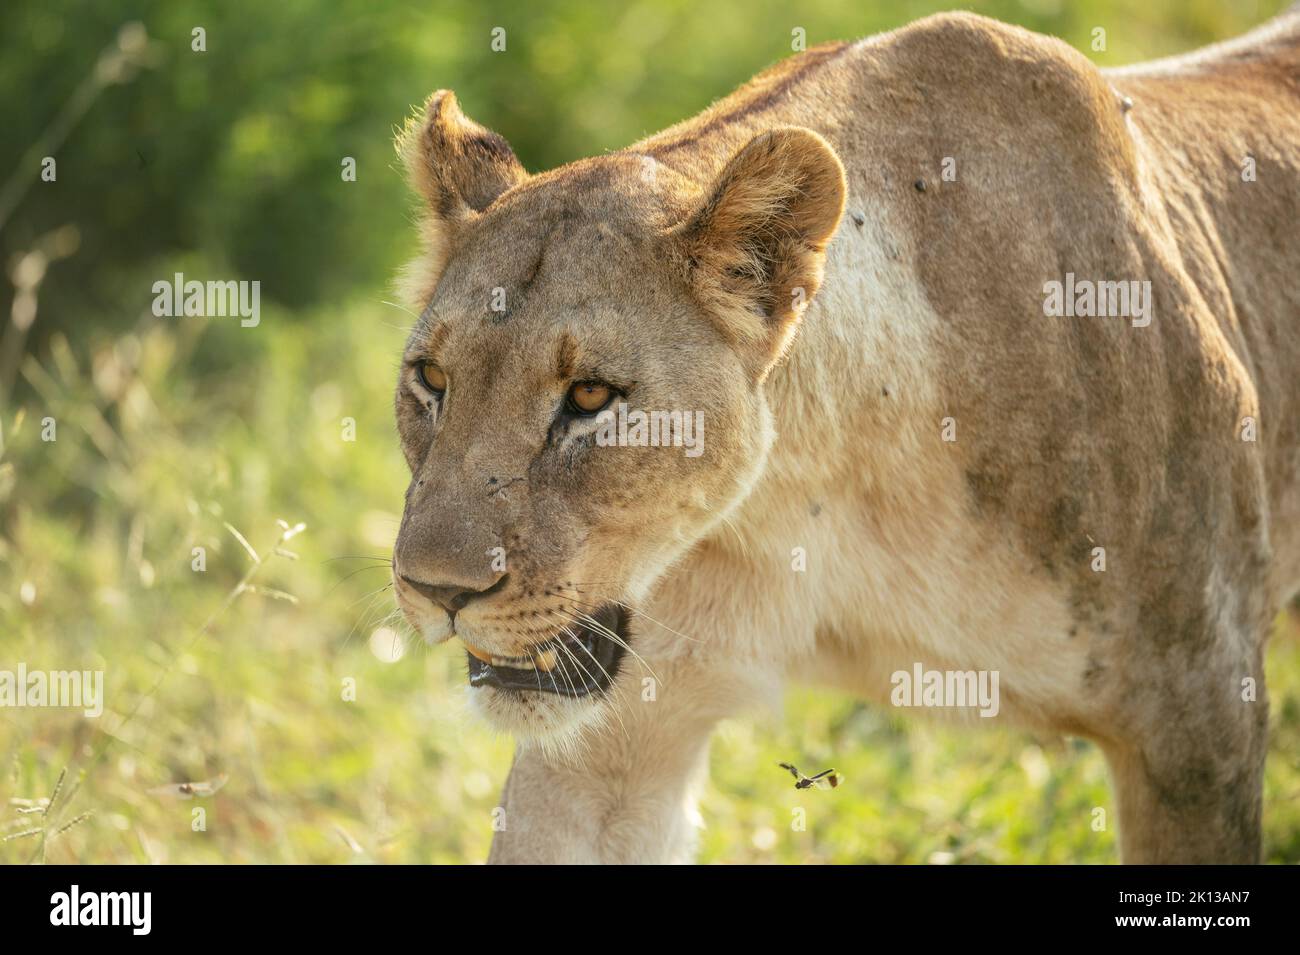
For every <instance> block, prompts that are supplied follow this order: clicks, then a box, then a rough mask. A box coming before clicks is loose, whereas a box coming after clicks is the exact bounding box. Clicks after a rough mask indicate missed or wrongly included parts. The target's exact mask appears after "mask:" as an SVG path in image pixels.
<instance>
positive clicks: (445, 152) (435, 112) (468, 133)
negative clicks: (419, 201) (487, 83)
mask: <svg viewBox="0 0 1300 955" xmlns="http://www.w3.org/2000/svg"><path fill="white" fill-rule="evenodd" d="M397 151H398V153H399V154H400V155H401V157H402V162H403V164H404V165H405V166H406V172H407V175H408V177H409V178H410V182H411V185H412V187H413V188H414V189H415V190H416V192H418V193H419V194H420V196H421V197H422V198H423V199H424V201H425V202H426V203H428V207H429V212H430V214H431V216H432V218H433V220H434V222H435V223H440V224H442V225H444V226H454V224H455V223H457V222H460V221H464V220H466V219H470V218H473V217H474V216H476V215H478V214H479V213H480V212H482V211H483V210H484V209H486V208H487V207H488V206H490V205H491V204H492V203H493V202H494V201H495V200H496V198H497V197H498V196H500V195H501V193H503V192H505V191H506V190H507V189H509V188H510V187H511V186H514V185H517V184H519V183H521V182H523V181H524V180H525V179H527V178H528V173H526V172H525V171H524V167H523V166H522V165H520V163H519V160H518V159H516V158H515V154H514V151H513V150H512V149H511V148H510V144H509V143H507V142H506V141H505V139H504V138H503V137H501V136H500V135H498V134H497V133H494V132H492V130H490V129H487V128H485V127H483V126H480V125H479V124H478V123H476V122H474V121H473V120H471V119H469V118H468V117H466V115H465V114H464V113H462V112H461V111H460V106H459V104H457V102H456V94H455V93H453V92H452V91H451V90H438V91H437V92H436V93H434V94H433V95H432V96H430V97H429V101H428V102H427V103H425V106H424V113H423V115H422V116H413V117H412V118H411V119H409V120H407V122H406V127H405V128H404V129H403V130H402V132H401V133H400V134H399V136H398V138H397Z"/></svg>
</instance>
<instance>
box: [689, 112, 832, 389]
mask: <svg viewBox="0 0 1300 955" xmlns="http://www.w3.org/2000/svg"><path fill="white" fill-rule="evenodd" d="M845 191H846V189H845V183H844V167H843V166H842V165H840V161H839V158H838V157H837V156H836V155H835V151H834V150H833V149H832V148H831V146H830V144H829V143H827V142H826V140H824V139H822V137H821V136H818V135H817V134H816V133H814V132H813V131H811V130H808V129H803V128H801V127H795V126H784V127H778V128H776V129H772V130H769V131H767V132H765V133H761V134H760V135H758V136H755V137H754V138H753V139H751V140H750V141H749V143H748V144H747V145H745V146H744V147H743V148H741V150H740V151H739V152H737V153H736V154H735V155H734V156H733V157H732V158H731V160H730V161H729V162H728V163H727V165H726V167H725V168H723V170H722V172H721V173H720V174H719V176H718V178H717V180H716V181H715V182H714V184H713V186H712V187H711V188H710V189H709V190H708V191H707V193H706V196H705V199H704V201H703V203H702V204H701V205H700V206H699V208H698V209H696V211H695V212H694V213H693V214H692V215H690V216H688V217H687V218H686V220H685V221H684V222H683V223H681V224H680V225H678V226H677V227H676V228H674V229H673V230H672V231H671V232H670V241H671V242H672V244H673V246H674V251H675V252H676V255H675V256H674V257H675V258H676V259H677V261H678V262H679V264H680V268H681V269H682V271H683V273H684V275H685V278H686V281H687V284H688V285H689V287H690V288H691V290H692V292H693V293H694V295H695V297H696V299H697V300H698V301H699V302H700V304H701V305H702V306H703V307H704V308H705V309H706V310H707V311H708V312H709V313H710V314H711V315H712V316H713V317H714V319H715V320H716V321H718V322H719V323H720V325H721V327H722V330H723V333H724V334H725V335H726V336H727V337H728V338H729V339H730V340H731V341H732V342H733V343H734V344H736V345H737V346H738V347H739V348H740V349H741V351H742V355H743V356H744V357H745V358H746V360H747V363H748V364H749V365H750V367H751V370H752V371H753V374H754V375H755V378H756V379H761V378H762V377H763V376H765V375H766V374H767V372H768V370H769V369H770V368H771V367H772V365H773V364H775V362H776V360H777V359H778V358H779V357H780V356H781V353H782V352H783V351H784V349H785V347H786V345H787V344H788V343H789V341H790V339H791V338H792V337H793V335H794V331H795V328H796V327H797V326H798V323H799V319H800V318H801V317H802V315H803V311H804V309H805V307H806V306H807V304H808V302H810V301H811V300H812V297H813V295H815V294H816V292H817V288H818V286H819V285H820V284H821V279H822V267H823V264H824V260H825V254H826V246H827V244H828V243H829V242H830V239H831V236H832V235H834V234H835V229H836V228H837V227H838V225H839V221H840V216H841V214H842V213H843V212H844V196H845Z"/></svg>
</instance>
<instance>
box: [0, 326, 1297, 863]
mask: <svg viewBox="0 0 1300 955" xmlns="http://www.w3.org/2000/svg"><path fill="white" fill-rule="evenodd" d="M407 318H408V316H406V315H404V314H402V313H401V312H399V311H396V310H394V309H392V308H388V307H385V306H383V305H381V304H379V303H378V302H377V301H374V300H370V301H362V302H354V303H350V304H349V305H347V306H340V307H338V308H337V309H333V310H321V311H319V312H317V313H316V314H313V315H310V316H308V317H306V318H304V319H302V320H300V321H298V322H297V323H289V322H287V321H286V316H285V315H283V314H277V313H275V312H273V311H271V312H269V313H268V314H265V315H264V317H263V322H262V325H261V326H260V327H258V328H256V329H241V328H239V327H238V325H237V323H235V322H232V321H227V322H225V323H223V322H222V321H220V320H215V321H208V322H205V321H203V320H198V319H192V320H179V321H178V320H166V319H154V318H152V317H146V318H145V319H142V320H141V321H140V323H139V324H138V326H137V327H136V328H135V329H134V330H133V331H132V332H130V333H129V334H126V335H124V336H120V337H118V338H116V339H109V340H105V341H104V342H103V343H102V344H100V345H99V346H95V347H91V348H88V349H86V354H85V355H84V356H83V357H80V358H78V357H76V356H74V352H73V350H72V349H71V348H68V347H67V346H66V345H64V344H61V343H59V342H57V341H56V342H55V346H54V348H53V349H52V352H51V358H50V360H49V361H47V362H46V363H44V364H43V365H38V364H36V363H35V362H33V361H30V360H29V362H28V364H27V366H26V367H25V370H24V376H25V380H26V381H27V382H28V383H29V385H30V387H31V389H32V391H31V394H32V397H29V398H27V399H25V400H24V402H23V404H22V406H21V407H15V408H10V409H6V410H5V411H4V412H3V416H2V417H0V425H2V426H3V439H4V446H3V452H2V453H0V509H2V510H3V513H4V515H5V525H4V526H5V527H6V528H7V534H6V536H5V537H3V538H0V634H2V637H0V666H2V667H13V666H15V665H16V663H17V661H20V660H21V661H25V662H26V664H27V666H28V668H29V669H51V668H57V669H102V670H104V671H105V682H106V694H107V707H106V712H105V714H104V715H103V717H101V718H100V719H98V720H88V719H84V718H83V717H82V716H81V715H80V713H79V712H78V711H69V710H57V709H48V708H45V709H37V708H31V709H14V708H5V709H0V759H3V764H0V825H3V826H4V827H5V828H4V830H3V834H6V835H9V836H17V835H18V834H19V833H23V832H27V831H28V830H33V829H35V830H39V831H36V832H34V833H32V834H30V835H25V836H19V837H17V838H9V839H7V841H4V842H0V862H10V863H13V862H26V861H29V860H32V859H45V860H47V861H50V862H94V863H104V862H150V861H166V862H182V863H189V862H349V861H375V862H464V861H477V860H481V859H483V858H484V857H485V856H486V853H487V849H488V845H489V842H490V839H491V812H492V809H493V807H494V806H495V804H496V798H497V793H498V790H499V788H500V786H501V783H502V781H503V780H504V776H505V773H506V770H507V768H508V765H509V760H510V751H511V744H510V742H509V740H507V739H505V738H503V737H499V736H495V735H493V734H491V733H490V732H488V731H487V730H485V729H484V728H483V727H482V726H480V725H478V724H476V723H475V722H473V721H472V720H471V719H470V718H469V717H468V715H467V714H466V712H465V708H464V704H463V699H464V692H465V691H464V674H463V663H462V655H461V654H459V653H456V652H453V651H452V650H451V649H450V648H447V647H442V648H436V649H427V648H425V647H423V646H422V645H420V644H418V643H415V644H409V643H402V644H401V646H402V647H403V649H404V651H405V652H404V655H403V656H402V657H401V659H400V660H397V661H395V662H388V661H387V660H386V659H385V658H387V657H389V656H391V652H390V651H391V650H392V648H393V646H394V639H393V637H392V636H391V635H385V633H384V631H383V628H384V627H392V628H393V630H395V631H400V630H401V627H400V625H399V624H397V623H396V622H393V621H391V620H388V619H387V618H388V617H389V615H390V612H391V610H392V607H393V604H392V598H391V595H390V594H389V593H388V592H387V591H384V590H382V588H383V587H384V586H385V583H386V581H387V570H386V568H385V566H384V565H383V564H382V563H380V562H379V561H376V560H373V559H370V558H376V557H377V558H383V557H385V556H386V555H387V553H388V550H389V547H390V545H391V541H392V538H393V535H394V534H395V532H396V528H397V519H398V514H399V508H400V505H401V498H402V491H403V489H404V486H405V477H406V475H405V468H404V465H403V464H402V461H401V459H400V456H399V453H398V451H397V444H396V439H395V435H394V431H393V425H392V421H391V411H390V400H391V392H392V384H393V372H394V366H395V361H396V356H397V353H398V349H399V346H400V343H401V340H402V337H403V334H402V330H401V329H402V326H403V325H404V324H405V323H406V321H407ZM46 416H53V417H54V418H56V420H57V422H58V424H57V440H56V441H54V442H52V443H47V442H43V441H41V439H40V431H41V427H40V422H41V419H42V418H44V417H46ZM345 417H351V418H354V419H355V421H356V440H355V441H352V442H349V441H345V440H343V439H342V434H343V427H342V419H343V418H345ZM278 520H283V521H285V522H287V523H289V524H295V523H297V522H299V521H301V522H304V523H305V524H306V525H307V526H306V529H305V530H303V531H302V532H301V533H299V534H298V535H297V536H295V537H294V538H293V539H292V540H290V541H288V542H287V543H286V544H285V545H284V548H283V549H287V550H290V551H292V552H293V553H294V554H296V555H297V559H293V558H292V557H290V556H288V555H286V554H279V553H275V542H276V541H277V539H278V538H279V537H280V536H281V535H282V533H283V532H282V528H281V527H280V526H279V525H277V523H276V522H277V521H278ZM227 524H229V525H230V526H232V527H234V528H236V529H238V530H239V531H240V532H241V533H242V534H243V535H244V536H246V538H247V539H248V541H249V543H250V544H251V546H252V547H253V548H254V549H255V550H256V551H257V552H258V554H259V555H260V557H261V558H262V564H261V566H259V567H257V568H256V574H255V576H254V577H253V578H252V579H251V583H252V584H253V586H254V587H256V588H259V590H257V591H248V592H242V593H241V592H239V591H238V589H237V588H238V585H239V582H240V581H241V579H243V578H244V577H245V575H246V574H247V573H248V572H249V570H250V568H251V567H252V561H251V558H250V556H249V554H248V553H247V552H246V550H245V548H244V547H243V546H241V544H240V543H239V542H238V541H237V540H236V538H235V537H234V536H233V535H232V533H231V532H230V531H229V530H228V529H227V528H226V526H225V525H227ZM195 547H203V548H206V552H207V569H206V571H204V572H201V573H199V572H195V571H194V570H193V569H192V568H191V562H192V559H193V558H192V549H193V548H195ZM339 558H343V559H339ZM261 589H267V590H276V591H282V592H284V593H285V594H290V595H292V596H293V597H294V598H295V599H296V603H295V602H290V601H288V600H285V599H281V598H280V597H278V596H276V595H275V594H272V593H266V592H261ZM232 594H233V597H232ZM209 621H210V623H209ZM205 623H206V624H208V625H207V626H206V628H205ZM376 630H379V631H381V633H380V636H378V637H372V634H373V633H374V632H375V631H376ZM1297 636H1300V635H1298V634H1297V632H1296V627H1295V624H1294V622H1293V621H1288V622H1285V623H1284V624H1283V627H1282V632H1280V633H1279V635H1278V637H1277V638H1276V639H1275V640H1274V642H1273V647H1272V651H1271V654H1270V667H1269V678H1270V682H1271V693H1272V699H1273V716H1272V721H1273V728H1272V736H1271V740H1272V742H1271V752H1270V757H1269V768H1268V778H1267V794H1266V812H1265V819H1266V855H1267V858H1268V859H1269V860H1270V861H1277V862H1297V861H1300V800H1298V799H1297V798H1296V797H1297V795H1300V759H1298V754H1300V639H1297ZM349 680H351V681H355V687H356V693H355V700H354V701H347V700H345V699H343V695H344V686H345V681H349ZM155 687H156V689H155ZM783 759H784V760H793V761H794V762H796V763H799V764H800V765H801V766H804V768H805V769H807V768H811V767H814V766H815V767H816V768H823V767H825V766H830V765H835V766H836V767H838V768H839V769H840V770H841V772H843V773H844V774H845V776H846V780H847V781H846V783H845V785H844V786H843V787H841V788H840V789H837V790H835V791H833V792H819V791H814V792H810V793H800V792H796V791H795V790H794V789H793V788H792V787H791V786H790V781H789V779H788V777H786V776H785V775H784V774H783V773H782V771H781V770H779V769H777V768H776V765H775V764H776V763H777V762H778V761H779V760H783ZM712 761H713V778H712V781H711V783H710V785H709V789H708V791H707V793H706V797H705V800H704V804H703V807H702V808H703V815H704V818H705V822H706V829H705V832H704V836H703V843H702V847H703V852H702V858H703V859H704V860H705V861H730V862H768V861H776V862H1111V861H1115V858H1116V852H1115V839H1114V831H1113V830H1114V815H1113V813H1109V815H1108V819H1107V822H1108V823H1109V825H1108V827H1107V829H1106V830H1105V831H1100V832H1098V831H1094V830H1093V827H1092V823H1093V819H1094V815H1093V811H1094V809H1095V808H1097V807H1101V808H1105V809H1107V810H1110V808H1111V806H1112V803H1111V797H1110V793H1109V790H1108V787H1107V783H1106V778H1105V771H1104V765H1103V762H1102V760H1101V758H1100V755H1099V754H1098V753H1097V751H1096V750H1095V749H1094V748H1093V747H1092V746H1091V745H1089V744H1086V743H1083V742H1079V741H1058V740H1048V739H1033V738H1030V737H1028V736H1025V735H1021V734H1014V733H1008V732H1005V731H985V732H978V731H968V730H959V729H946V728H942V727H940V726H937V725H934V724H929V723H926V722H923V721H921V720H911V719H908V720H896V719H894V718H893V714H890V713H886V712H882V711H881V710H879V709H876V708H871V707H867V706H864V705H862V704H860V703H858V702H856V701H854V700H851V699H849V698H846V697H843V696H838V695H834V694H827V693H822V692H813V691H806V690H805V691H799V692H795V693H792V694H791V695H790V697H789V699H788V701H787V706H786V710H785V712H784V713H783V714H782V715H781V716H780V717H779V718H776V717H774V716H770V715H769V716H758V717H756V718H755V720H754V721H752V722H739V721H738V722H733V723H729V724H727V725H726V726H724V727H723V729H722V731H721V732H720V733H719V734H718V737H717V739H716V742H715V744H714V747H713V753H712ZM65 768H66V770H67V776H66V778H65V779H64V781H63V784H62V788H61V791H60V792H59V794H58V799H57V800H55V802H54V805H53V809H52V810H51V811H50V812H49V814H48V815H49V818H48V819H46V818H45V817H44V816H42V814H41V813H40V812H39V811H37V812H30V811H29V812H20V810H22V809H28V810H31V809H36V810H39V809H40V808H41V804H40V802H39V800H41V799H42V798H45V797H48V796H49V795H50V793H51V791H52V790H53V789H54V787H55V785H56V782H57V781H58V779H59V776H60V774H61V772H63V771H64V769H65ZM222 774H224V775H225V776H226V777H227V782H226V784H225V786H224V788H222V789H220V791H218V792H217V793H216V794H215V795H212V796H209V797H204V798H198V799H193V800H185V799H180V798H177V797H175V796H173V795H168V794H166V793H162V794H159V793H157V792H154V791H152V790H155V789H156V788H157V787H159V786H163V785H165V784H169V783H177V782H184V781H200V780H210V779H214V778H217V777H219V776H221V775H222ZM23 800H27V801H28V802H22V801H23ZM196 807H201V808H202V809H203V810H204V811H205V813H206V829H205V830H204V831H194V828H193V826H192V823H193V821H194V816H193V810H194V809H195V808H196ZM796 808H802V809H803V810H805V812H806V820H807V825H806V828H805V829H804V830H802V831H798V830H795V829H793V828H792V825H791V823H792V820H793V818H794V817H793V815H792V810H794V809H796ZM87 812H92V813H93V815H91V816H89V817H88V818H82V817H83V816H84V814H85V813H87ZM73 821H77V824H76V825H74V826H73V827H72V828H70V829H68V830H67V831H65V832H62V833H58V834H57V835H55V833H56V832H57V830H58V829H59V828H60V827H61V826H65V825H67V824H68V823H70V822H73Z"/></svg>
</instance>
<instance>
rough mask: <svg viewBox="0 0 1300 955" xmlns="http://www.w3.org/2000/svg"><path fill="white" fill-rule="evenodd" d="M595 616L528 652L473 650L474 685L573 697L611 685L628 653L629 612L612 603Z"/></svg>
mask: <svg viewBox="0 0 1300 955" xmlns="http://www.w3.org/2000/svg"><path fill="white" fill-rule="evenodd" d="M591 621H594V622H588V623H577V622H575V623H573V624H571V625H570V626H569V627H567V628H566V629H565V630H563V631H561V632H560V633H558V634H557V635H555V636H554V637H552V638H551V639H549V640H547V641H546V642H545V643H540V644H538V645H537V646H536V647H534V648H533V650H532V653H531V654H530V655H529V656H527V657H509V658H504V659H503V658H498V657H493V658H492V660H491V661H490V662H489V661H487V660H480V659H479V658H478V657H476V656H474V654H472V653H470V654H467V656H468V657H469V685H470V686H474V687H480V686H490V687H494V688H495V689H498V690H514V691H523V690H531V691H532V692H534V693H556V694H558V695H560V696H573V697H577V696H586V695H587V694H589V693H593V692H597V691H601V690H606V689H608V688H609V685H610V684H611V683H613V682H614V677H615V676H617V675H618V667H619V664H620V663H622V661H623V656H624V654H626V652H627V639H628V635H627V611H625V610H624V609H623V608H622V607H620V606H618V605H617V604H607V605H606V606H604V607H602V608H601V609H600V610H599V611H597V612H596V613H595V614H593V615H592V616H591ZM610 633H613V634H614V635H615V636H616V637H617V639H613V638H612V637H611V636H610Z"/></svg>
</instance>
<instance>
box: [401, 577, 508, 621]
mask: <svg viewBox="0 0 1300 955" xmlns="http://www.w3.org/2000/svg"><path fill="white" fill-rule="evenodd" d="M505 580H506V578H505V575H502V577H501V579H500V580H498V581H497V582H496V583H494V584H493V585H492V586H491V587H487V588H485V589H483V590H473V589H469V588H465V587H459V586H456V585H454V584H453V585H445V584H426V583H424V582H423V581H420V580H412V579H411V578H410V577H407V576H406V575H405V574H402V581H403V582H404V583H406V584H407V585H409V586H410V587H411V588H412V589H414V590H417V591H419V592H420V593H421V594H423V595H424V596H425V597H428V598H429V599H430V600H432V601H433V602H434V603H436V604H437V605H438V606H439V607H441V608H442V609H443V610H445V611H447V613H449V614H450V615H451V616H453V617H454V616H456V614H457V612H458V611H460V610H461V609H462V608H464V606H465V605H466V604H467V603H469V602H470V601H471V600H474V599H475V598H477V597H485V596H487V595H488V594H491V593H495V592H496V591H498V590H500V589H501V587H502V585H503V584H504V583H505Z"/></svg>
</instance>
